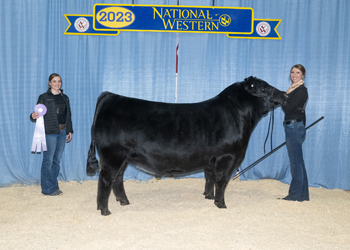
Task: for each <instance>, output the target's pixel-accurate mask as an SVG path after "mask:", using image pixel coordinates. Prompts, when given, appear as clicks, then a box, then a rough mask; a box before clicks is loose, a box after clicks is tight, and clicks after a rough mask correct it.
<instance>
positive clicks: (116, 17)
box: [64, 4, 282, 40]
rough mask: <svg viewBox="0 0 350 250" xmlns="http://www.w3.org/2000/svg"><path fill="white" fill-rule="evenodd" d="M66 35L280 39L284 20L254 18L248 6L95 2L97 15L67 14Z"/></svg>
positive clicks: (94, 11)
mask: <svg viewBox="0 0 350 250" xmlns="http://www.w3.org/2000/svg"><path fill="white" fill-rule="evenodd" d="M64 16H65V17H66V19H67V21H68V23H69V26H68V28H67V29H66V31H65V32H64V34H65V35H107V36H113V35H114V36H115V35H118V34H119V33H120V32H121V31H134V32H176V33H215V34H226V35H227V36H228V37H229V38H245V39H278V40H280V39H281V37H280V35H279V34H278V32H277V27H278V25H279V24H280V22H281V21H282V20H281V19H254V10H253V9H252V8H244V7H214V6H212V7H196V6H181V5H175V6H174V5H135V4H95V5H94V10H93V15H77V14H65V15H64Z"/></svg>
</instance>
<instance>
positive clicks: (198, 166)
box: [127, 155, 210, 176]
mask: <svg viewBox="0 0 350 250" xmlns="http://www.w3.org/2000/svg"><path fill="white" fill-rule="evenodd" d="M127 161H128V163H129V164H131V165H133V166H135V167H136V168H138V169H140V170H142V171H144V172H146V173H149V174H152V175H154V176H165V175H175V174H186V173H191V172H195V171H198V170H202V169H204V168H205V167H206V166H209V162H210V159H209V158H208V156H198V155H197V156H196V155H191V156H169V155H142V156H140V155H139V156H134V157H129V158H128V159H127Z"/></svg>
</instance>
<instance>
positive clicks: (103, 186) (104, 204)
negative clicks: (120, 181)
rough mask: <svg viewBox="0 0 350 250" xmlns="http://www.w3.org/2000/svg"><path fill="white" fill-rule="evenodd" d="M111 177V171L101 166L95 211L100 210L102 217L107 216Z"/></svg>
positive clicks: (108, 212)
mask: <svg viewBox="0 0 350 250" xmlns="http://www.w3.org/2000/svg"><path fill="white" fill-rule="evenodd" d="M112 183H113V177H112V174H111V171H108V170H106V168H105V167H103V166H102V168H101V172H100V175H99V177H98V191H97V210H101V214H102V215H109V214H111V212H110V211H109V210H108V198H109V195H110V193H111V189H112Z"/></svg>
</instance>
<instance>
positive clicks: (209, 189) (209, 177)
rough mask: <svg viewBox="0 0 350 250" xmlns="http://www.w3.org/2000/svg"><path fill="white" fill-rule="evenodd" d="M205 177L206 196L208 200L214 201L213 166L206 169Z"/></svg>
mask: <svg viewBox="0 0 350 250" xmlns="http://www.w3.org/2000/svg"><path fill="white" fill-rule="evenodd" d="M204 176H205V187H204V193H203V194H204V195H205V198H206V199H210V200H213V199H214V183H215V178H214V171H213V168H212V166H209V167H206V168H204Z"/></svg>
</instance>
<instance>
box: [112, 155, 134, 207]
mask: <svg viewBox="0 0 350 250" xmlns="http://www.w3.org/2000/svg"><path fill="white" fill-rule="evenodd" d="M126 166H127V162H126V161H125V162H124V163H123V165H122V167H121V168H120V170H119V173H118V176H117V178H116V180H115V182H114V184H113V193H114V195H115V197H116V199H117V201H119V202H120V205H122V206H125V205H129V204H130V202H129V200H128V198H127V197H126V194H125V189H124V182H123V176H124V171H125V169H126Z"/></svg>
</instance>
